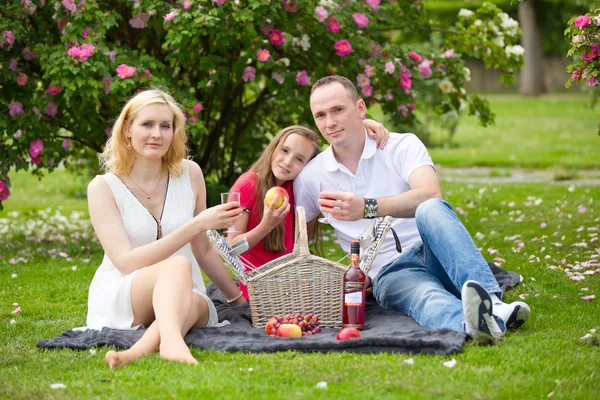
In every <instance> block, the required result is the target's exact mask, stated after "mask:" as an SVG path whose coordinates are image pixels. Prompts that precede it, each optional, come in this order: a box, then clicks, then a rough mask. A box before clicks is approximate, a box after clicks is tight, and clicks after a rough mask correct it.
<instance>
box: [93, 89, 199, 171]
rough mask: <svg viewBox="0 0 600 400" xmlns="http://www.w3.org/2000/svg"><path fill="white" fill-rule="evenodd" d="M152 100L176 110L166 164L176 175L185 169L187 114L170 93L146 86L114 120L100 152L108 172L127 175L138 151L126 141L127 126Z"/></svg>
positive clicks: (165, 158) (104, 167) (165, 156)
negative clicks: (147, 88)
mask: <svg viewBox="0 0 600 400" xmlns="http://www.w3.org/2000/svg"><path fill="white" fill-rule="evenodd" d="M151 104H165V105H167V106H169V109H170V110H171V112H172V113H173V140H172V141H171V145H170V146H169V150H168V151H167V153H166V154H165V155H164V156H163V158H162V161H163V165H164V166H165V168H166V169H167V170H168V171H169V173H170V174H171V175H173V176H180V175H181V173H182V172H183V168H182V164H181V160H182V159H183V158H184V157H186V156H187V153H188V149H187V146H186V143H187V137H186V136H185V116H184V115H183V112H182V111H181V108H180V106H179V104H177V102H176V101H175V100H174V99H173V97H171V95H170V94H168V93H166V92H164V91H162V90H159V89H151V90H145V91H143V92H140V93H138V94H136V95H135V96H133V97H132V98H131V99H130V100H129V101H128V102H127V104H125V107H123V110H122V111H121V114H119V117H118V118H117V120H116V121H115V124H114V125H113V127H112V133H111V136H110V138H109V139H108V140H107V141H106V145H105V146H104V151H103V152H102V154H101V155H100V160H101V161H102V168H103V169H104V170H105V171H106V172H112V173H114V174H115V175H119V176H124V175H127V174H128V173H129V172H131V169H132V168H133V164H134V162H135V151H134V150H133V148H131V147H129V146H128V145H127V130H128V129H129V127H130V126H131V124H132V123H133V121H134V120H135V118H136V117H137V115H138V113H139V112H140V111H141V110H142V109H143V108H145V107H147V106H149V105H151Z"/></svg>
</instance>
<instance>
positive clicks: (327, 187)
mask: <svg viewBox="0 0 600 400" xmlns="http://www.w3.org/2000/svg"><path fill="white" fill-rule="evenodd" d="M320 189H321V190H320V191H321V192H337V191H338V190H339V189H340V185H339V184H338V183H337V182H321V187H320ZM323 199H325V200H335V199H331V198H327V197H323ZM323 207H325V208H328V207H326V206H323ZM332 218H333V217H332V216H331V214H329V213H326V212H324V213H323V218H319V222H320V223H322V224H331V219H332Z"/></svg>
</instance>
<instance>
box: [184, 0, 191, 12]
mask: <svg viewBox="0 0 600 400" xmlns="http://www.w3.org/2000/svg"><path fill="white" fill-rule="evenodd" d="M183 8H185V9H186V10H189V9H190V8H192V5H191V4H190V0H184V1H183Z"/></svg>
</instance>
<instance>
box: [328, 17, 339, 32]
mask: <svg viewBox="0 0 600 400" xmlns="http://www.w3.org/2000/svg"><path fill="white" fill-rule="evenodd" d="M341 27H342V26H341V25H340V23H339V22H338V20H337V19H335V17H331V18H329V25H327V30H328V31H329V32H333V33H336V32H337V31H339V30H340V28H341Z"/></svg>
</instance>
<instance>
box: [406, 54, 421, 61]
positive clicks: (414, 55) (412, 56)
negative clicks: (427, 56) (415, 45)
mask: <svg viewBox="0 0 600 400" xmlns="http://www.w3.org/2000/svg"><path fill="white" fill-rule="evenodd" d="M408 55H410V57H411V58H412V59H413V60H415V61H416V62H419V61H421V60H422V59H423V57H421V55H419V53H415V52H414V51H411V52H410V53H408Z"/></svg>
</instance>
